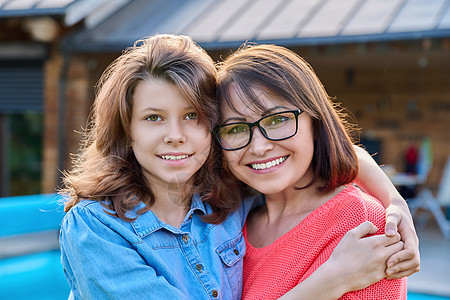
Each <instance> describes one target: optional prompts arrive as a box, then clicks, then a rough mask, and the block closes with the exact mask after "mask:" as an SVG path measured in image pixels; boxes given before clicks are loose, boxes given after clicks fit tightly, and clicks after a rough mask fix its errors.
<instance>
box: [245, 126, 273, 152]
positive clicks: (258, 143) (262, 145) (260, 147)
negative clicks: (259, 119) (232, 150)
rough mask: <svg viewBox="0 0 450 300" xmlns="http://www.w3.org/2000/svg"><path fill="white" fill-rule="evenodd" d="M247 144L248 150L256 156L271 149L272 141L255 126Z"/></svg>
mask: <svg viewBox="0 0 450 300" xmlns="http://www.w3.org/2000/svg"><path fill="white" fill-rule="evenodd" d="M249 146H250V147H249V150H250V152H251V153H252V154H254V155H257V156H263V155H264V154H265V153H266V152H267V151H269V150H272V149H273V143H272V141H270V140H268V139H267V138H266V137H265V136H264V135H263V134H262V133H261V131H260V129H259V128H256V127H255V128H253V136H252V140H251V141H250V145H249Z"/></svg>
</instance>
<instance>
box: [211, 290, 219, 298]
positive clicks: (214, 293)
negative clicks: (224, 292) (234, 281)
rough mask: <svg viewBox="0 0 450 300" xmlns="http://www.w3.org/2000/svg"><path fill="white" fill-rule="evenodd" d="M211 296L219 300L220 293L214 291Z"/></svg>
mask: <svg viewBox="0 0 450 300" xmlns="http://www.w3.org/2000/svg"><path fill="white" fill-rule="evenodd" d="M211 294H212V296H213V297H214V298H217V297H218V296H219V292H218V291H216V290H213V291H212V293H211Z"/></svg>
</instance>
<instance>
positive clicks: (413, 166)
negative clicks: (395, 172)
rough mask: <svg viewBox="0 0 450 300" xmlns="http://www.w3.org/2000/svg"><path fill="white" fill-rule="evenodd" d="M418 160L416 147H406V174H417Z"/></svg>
mask: <svg viewBox="0 0 450 300" xmlns="http://www.w3.org/2000/svg"><path fill="white" fill-rule="evenodd" d="M418 158H419V151H418V150H417V147H416V146H414V145H411V146H409V147H408V149H407V150H406V153H405V161H406V172H407V173H412V174H416V173H417V161H418Z"/></svg>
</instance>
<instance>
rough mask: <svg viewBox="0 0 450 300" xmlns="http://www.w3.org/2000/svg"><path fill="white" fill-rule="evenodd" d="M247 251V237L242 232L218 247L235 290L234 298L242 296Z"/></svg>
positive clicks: (218, 252) (217, 250)
mask: <svg viewBox="0 0 450 300" xmlns="http://www.w3.org/2000/svg"><path fill="white" fill-rule="evenodd" d="M245 251H246V247H245V239H244V236H243V235H242V233H240V234H239V235H238V236H236V237H235V238H233V239H231V240H229V241H227V242H225V243H223V244H222V245H220V246H219V247H217V249H216V253H217V254H218V255H219V257H220V259H221V261H222V263H223V264H224V269H225V273H226V276H227V277H228V281H229V283H230V286H231V290H232V291H233V296H234V297H233V299H240V298H241V294H242V274H243V258H244V255H245Z"/></svg>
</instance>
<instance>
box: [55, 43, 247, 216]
mask: <svg viewBox="0 0 450 300" xmlns="http://www.w3.org/2000/svg"><path fill="white" fill-rule="evenodd" d="M152 78H156V79H161V80H164V81H166V82H169V83H171V84H173V85H175V86H176V87H178V88H179V90H180V91H181V93H182V94H183V95H184V96H185V98H186V99H187V101H188V102H189V103H190V104H191V105H192V107H193V108H194V109H195V110H196V112H197V114H198V117H199V120H200V122H203V123H204V124H205V125H206V126H207V128H208V129H209V130H210V131H211V129H212V128H213V127H214V126H215V125H216V124H217V123H218V109H217V107H216V103H215V101H214V98H215V89H216V80H217V72H216V69H215V66H214V62H213V61H212V59H211V57H210V56H209V55H208V54H207V53H206V52H205V51H204V50H203V49H202V48H200V47H199V46H198V45H197V44H195V43H194V42H193V41H192V39H191V38H189V37H187V36H179V35H154V36H151V37H149V38H145V39H142V40H139V41H137V42H136V43H135V44H134V46H133V47H130V48H128V49H127V50H126V51H125V52H124V53H123V54H122V55H121V56H120V57H119V58H117V59H116V60H115V61H114V62H113V63H112V64H111V65H110V66H109V67H108V68H107V69H106V70H105V72H104V73H103V75H102V77H101V78H100V81H99V84H98V90H97V95H96V99H95V101H94V105H93V108H92V111H91V116H90V117H91V119H90V120H91V121H90V125H89V127H88V128H87V129H86V130H85V132H84V138H83V142H82V145H81V148H80V151H79V153H78V154H77V155H75V156H74V160H73V164H74V166H73V169H72V170H71V171H69V172H64V173H63V187H62V189H61V190H60V193H61V194H63V196H64V197H65V198H66V199H68V201H67V202H66V203H65V209H64V210H65V211H66V212H67V211H69V210H70V209H71V208H72V207H73V206H74V205H76V204H77V203H78V202H80V200H81V199H90V200H96V201H100V202H102V203H103V204H104V205H106V206H107V207H108V208H110V209H111V210H113V211H114V212H115V215H116V216H118V217H119V218H121V219H123V220H126V221H128V222H130V221H133V219H130V218H129V217H127V216H126V212H127V211H129V210H132V209H133V208H134V207H135V206H136V205H138V204H139V202H140V201H142V202H144V203H145V204H146V206H145V207H144V208H143V209H141V210H139V211H138V215H139V214H142V213H144V212H146V211H148V210H150V208H151V206H152V205H153V204H154V203H155V196H154V194H153V193H152V190H151V187H150V186H149V185H148V184H147V182H146V181H145V179H144V176H143V174H142V171H141V167H140V165H139V163H138V162H137V160H136V158H135V156H134V154H133V151H132V150H131V131H130V121H131V111H132V106H133V101H132V99H133V93H134V90H135V88H136V86H137V84H138V83H139V82H141V81H143V80H147V79H152ZM220 164H221V162H220V161H218V160H217V159H215V158H214V157H213V156H211V155H210V156H209V158H208V160H207V161H206V163H205V164H204V165H203V166H202V167H201V168H200V170H199V171H198V172H197V173H196V174H195V185H194V190H193V191H192V193H200V195H201V196H202V199H203V200H204V201H205V202H207V203H209V204H210V205H211V207H212V210H213V213H212V214H210V215H207V216H204V219H205V220H206V221H208V222H212V223H220V222H222V221H223V220H224V219H225V218H226V216H227V215H228V214H229V213H230V212H231V211H233V210H235V209H236V208H237V206H238V205H239V196H237V195H236V191H237V189H233V188H232V187H231V186H228V187H227V186H226V185H227V184H228V180H227V175H225V178H224V180H221V178H220V176H221V174H220V173H221V172H220ZM232 184H234V183H232ZM106 199H108V200H109V201H107V202H105V201H104V200H106ZM105 203H108V204H105Z"/></svg>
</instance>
